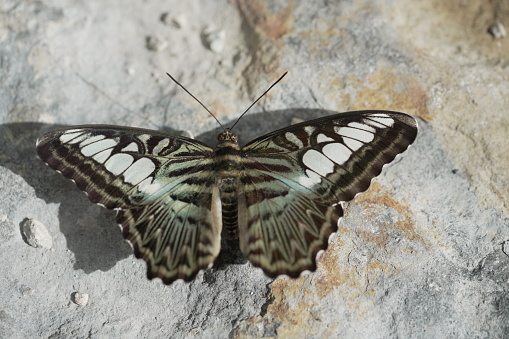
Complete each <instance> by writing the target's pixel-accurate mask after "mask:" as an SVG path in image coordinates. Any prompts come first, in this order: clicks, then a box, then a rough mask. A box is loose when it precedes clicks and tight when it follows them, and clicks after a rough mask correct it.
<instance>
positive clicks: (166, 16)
mask: <svg viewBox="0 0 509 339" xmlns="http://www.w3.org/2000/svg"><path fill="white" fill-rule="evenodd" d="M161 22H162V23H163V24H165V25H166V26H172V27H174V28H176V29H181V28H182V27H184V26H186V24H187V19H186V16H185V15H184V14H179V15H177V16H176V17H174V18H172V17H171V15H170V13H168V12H165V13H163V14H161Z"/></svg>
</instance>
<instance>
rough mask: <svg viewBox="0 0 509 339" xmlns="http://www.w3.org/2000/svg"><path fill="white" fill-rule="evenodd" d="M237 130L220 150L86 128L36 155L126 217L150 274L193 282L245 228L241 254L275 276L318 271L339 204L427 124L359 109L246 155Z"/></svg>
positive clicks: (279, 136) (54, 138) (43, 141)
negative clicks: (224, 240) (230, 238)
mask: <svg viewBox="0 0 509 339" xmlns="http://www.w3.org/2000/svg"><path fill="white" fill-rule="evenodd" d="M227 131H228V133H226V134H225V133H222V134H221V135H223V138H224V135H226V136H227V139H228V140H226V141H224V140H223V141H219V143H218V146H217V147H216V149H211V148H209V147H208V146H206V145H204V144H202V143H200V142H198V141H195V140H192V139H189V138H185V137H179V136H172V135H168V134H165V133H160V132H156V131H151V130H144V129H135V128H128V127H118V126H107V125H88V126H77V127H72V128H69V129H60V130H56V131H52V132H49V133H47V134H45V135H44V136H42V137H41V138H40V139H39V140H38V143H37V152H38V154H39V156H40V157H41V158H42V159H43V160H44V161H45V162H46V163H47V164H48V165H49V166H50V167H51V168H53V169H55V170H57V171H59V172H61V173H62V174H63V175H64V176H66V177H68V178H70V179H72V180H73V181H74V182H75V183H76V184H77V186H78V187H79V188H80V189H81V190H83V191H84V192H86V193H87V195H88V197H89V198H90V200H91V201H92V202H94V203H97V204H100V205H102V206H104V207H106V208H110V209H116V210H117V221H118V223H119V224H120V226H121V227H122V229H123V235H124V237H125V238H126V239H127V240H129V241H130V243H131V244H132V245H133V247H134V251H135V254H136V256H137V257H138V258H143V259H144V260H145V261H146V262H147V267H148V269H147V272H148V277H149V278H154V277H159V278H161V279H162V280H163V282H164V283H167V284H169V283H171V282H173V281H174V280H177V279H183V280H186V281H189V280H192V279H193V278H194V277H195V276H196V274H197V273H198V272H199V270H200V269H203V268H205V267H207V266H209V265H210V264H211V263H213V261H214V259H215V258H216V257H217V255H218V253H219V248H220V239H221V231H222V229H223V225H224V227H225V229H226V231H227V233H228V234H230V235H232V234H234V235H237V232H236V228H237V227H238V237H239V241H240V248H241V251H242V252H243V253H244V255H245V256H246V257H247V258H248V259H249V260H250V261H251V262H252V263H253V264H254V265H255V266H258V267H261V268H262V269H263V270H264V272H265V273H266V274H267V275H268V276H270V277H276V276H278V275H280V274H287V275H289V276H292V277H296V276H298V275H299V274H300V273H301V272H302V271H304V270H310V271H313V270H314V269H315V268H316V257H317V254H318V252H320V251H321V250H323V249H326V247H327V243H328V238H329V236H330V234H331V233H333V232H335V231H336V230H337V223H338V220H339V218H340V217H341V216H342V215H343V210H342V208H341V205H340V202H343V201H348V200H351V199H352V198H353V197H354V196H355V195H356V194H358V193H359V192H362V191H364V190H366V189H367V188H368V187H369V184H370V182H371V180H372V179H373V178H374V177H376V176H377V175H379V174H380V172H381V170H382V167H383V166H384V165H385V164H387V163H389V162H391V161H392V160H393V159H394V158H395V157H396V156H397V155H398V154H399V153H401V152H403V151H404V150H405V149H406V148H407V147H408V146H409V145H410V144H411V143H412V142H413V141H414V139H415V137H416V134H417V126H416V122H415V119H414V118H412V117H410V116H408V115H406V114H403V113H397V112H389V111H360V112H349V113H342V114H337V115H332V116H327V117H324V118H320V119H315V120H311V121H307V122H304V123H301V124H297V125H293V126H290V127H287V128H284V129H281V130H278V131H275V132H272V133H269V134H267V135H265V136H262V137H260V138H258V139H256V140H254V141H252V142H250V143H249V144H247V145H246V146H245V147H243V148H242V149H241V148H239V147H238V144H237V137H236V135H235V139H229V137H230V136H231V135H232V133H231V132H230V131H229V130H227ZM225 132H226V130H225ZM221 135H220V136H221ZM220 140H221V138H220ZM223 232H225V230H223ZM228 234H227V235H228ZM223 236H224V234H223Z"/></svg>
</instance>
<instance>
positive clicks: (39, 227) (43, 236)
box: [22, 219, 53, 249]
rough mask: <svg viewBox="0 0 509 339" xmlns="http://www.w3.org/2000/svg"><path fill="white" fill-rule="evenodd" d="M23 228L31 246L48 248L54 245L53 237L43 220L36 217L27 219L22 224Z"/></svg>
mask: <svg viewBox="0 0 509 339" xmlns="http://www.w3.org/2000/svg"><path fill="white" fill-rule="evenodd" d="M22 230H23V234H24V235H25V238H26V240H27V243H28V244H29V245H30V246H33V247H40V248H46V249H50V248H51V247H52V246H53V238H52V237H51V234H50V233H49V232H48V230H47V229H46V227H45V226H44V225H43V223H42V222H40V221H38V220H36V219H26V220H25V221H24V222H23V224H22Z"/></svg>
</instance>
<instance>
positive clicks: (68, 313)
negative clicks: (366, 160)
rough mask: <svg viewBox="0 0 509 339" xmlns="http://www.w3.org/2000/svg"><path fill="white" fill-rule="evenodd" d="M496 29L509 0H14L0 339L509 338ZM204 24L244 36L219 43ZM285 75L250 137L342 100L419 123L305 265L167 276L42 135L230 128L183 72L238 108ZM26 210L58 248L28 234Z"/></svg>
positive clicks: (505, 81) (4, 39) (7, 60)
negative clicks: (213, 43) (266, 271)
mask: <svg viewBox="0 0 509 339" xmlns="http://www.w3.org/2000/svg"><path fill="white" fill-rule="evenodd" d="M163 15H164V17H165V19H164V20H162V18H163ZM163 21H164V22H163ZM168 23H170V24H168ZM496 23H501V24H503V25H504V26H505V27H509V8H508V6H507V2H505V1H502V0H499V1H491V2H487V1H481V0H473V1H468V2H465V1H460V0H454V1H448V2H443V1H438V0H431V1H423V0H410V1H406V2H398V1H375V0H366V1H360V2H359V1H355V2H354V1H325V0H324V1H313V2H304V1H259V0H255V1H247V0H236V1H226V0H223V1H214V2H212V1H205V0H202V1H192V2H191V1H186V2H184V1H173V0H166V1H162V0H153V1H134V0H127V1H119V0H115V1H108V2H104V1H98V0H91V1H86V2H79V1H74V2H68V1H63V0H50V1H44V2H41V1H34V2H32V1H11V0H5V1H2V2H1V3H0V57H1V58H0V60H1V67H0V84H1V85H0V105H1V109H0V192H1V194H0V215H1V216H2V218H0V243H1V245H0V265H1V267H0V271H1V272H2V274H0V291H2V293H0V337H2V338H15V337H45V338H46V337H53V338H66V337H123V338H134V337H137V338H160V337H171V338H194V337H221V338H225V337H229V338H246V337H253V338H256V337H282V338H289V337H302V338H304V337H305V338H324V337H330V338H337V337H346V338H358V337H372V338H387V337H401V338H407V337H412V338H446V337H449V338H451V337H454V338H473V337H476V338H495V337H498V338H501V337H509V256H508V254H509V251H508V247H509V245H508V244H509V216H508V210H509V209H508V205H509V171H507V169H508V168H509V156H508V155H507V154H508V151H509V144H508V142H507V135H508V133H509V69H508V66H509V40H508V39H507V37H500V38H498V39H495V38H494V37H493V36H492V35H491V34H490V33H489V32H488V30H489V28H490V27H492V25H494V24H496ZM206 27H215V28H216V29H217V30H219V31H224V32H225V33H224V34H225V35H224V45H223V46H222V48H221V49H218V50H217V51H216V52H213V51H211V50H210V49H209V48H210V46H206V44H204V41H203V37H202V32H203V30H204V29H205V28H206ZM151 36H154V37H158V39H160V40H159V41H164V43H165V46H164V47H165V48H159V47H161V46H159V45H157V46H159V47H158V48H147V37H151ZM284 71H289V75H287V77H286V78H285V79H284V81H283V82H282V83H281V84H279V85H278V86H277V87H276V88H274V89H273V90H272V91H271V92H270V93H269V94H268V95H267V97H266V98H264V99H263V100H262V101H261V103H259V104H257V105H256V106H255V107H254V108H253V109H252V112H250V113H249V114H248V115H246V116H245V117H244V118H243V119H242V120H241V122H240V124H239V125H238V130H237V132H238V133H239V134H240V136H241V139H242V140H241V142H242V141H244V142H247V141H249V140H250V139H252V138H254V137H256V136H258V135H261V134H264V133H267V132H270V131H272V130H274V129H276V128H280V127H283V126H285V125H288V124H289V123H290V122H291V120H292V119H294V118H299V119H309V118H312V117H316V116H323V115H325V114H329V113H330V112H329V111H328V110H330V111H349V110H358V109H368V108H372V109H375V108H376V109H389V110H395V111H402V112H407V113H410V114H412V115H415V116H416V117H418V119H419V125H420V132H419V135H418V138H417V140H416V142H415V143H414V145H413V147H412V148H411V149H410V150H409V151H407V152H406V153H405V154H404V156H403V157H400V158H399V159H398V161H396V162H395V163H394V164H392V165H391V166H389V167H387V168H386V169H385V170H384V172H383V173H382V175H381V176H380V177H378V178H377V179H376V180H374V182H373V184H372V187H371V188H370V189H369V190H368V191H367V192H365V193H364V194H362V195H360V196H358V197H357V198H356V199H355V200H354V201H352V202H351V203H349V205H348V207H347V209H346V215H345V217H344V218H343V219H342V221H341V224H340V228H339V232H338V233H337V234H335V235H334V236H332V237H331V239H330V245H329V249H328V250H327V251H326V252H324V253H323V255H322V256H321V258H320V261H319V266H318V270H317V271H316V272H315V273H312V274H308V275H304V276H302V277H300V278H299V279H289V278H286V277H280V278H277V279H275V280H271V279H269V278H267V277H265V276H264V275H263V273H262V272H261V271H260V270H259V269H255V268H253V267H252V266H251V265H250V264H249V263H244V262H241V261H240V262H228V261H227V260H226V261H220V262H219V263H217V264H216V266H214V267H213V268H212V269H209V270H207V271H205V272H203V273H200V274H199V275H198V277H197V278H196V279H195V280H194V281H193V282H191V283H188V284H186V283H183V282H181V281H179V282H176V283H174V284H173V285H171V286H164V285H162V284H161V282H160V281H159V280H154V281H149V280H147V279H146V278H145V274H144V272H145V265H144V263H143V262H141V261H139V260H137V259H135V258H134V256H133V255H132V251H131V249H130V247H129V246H128V244H127V243H126V242H125V241H124V240H123V239H122V236H121V233H120V231H119V229H118V227H117V226H116V225H115V221H114V213H113V212H111V211H106V210H103V209H101V208H100V207H98V206H96V205H93V204H91V203H90V202H89V201H88V199H87V198H86V197H85V196H84V195H83V194H82V193H81V192H79V191H78V190H77V189H76V188H75V186H74V185H73V184H72V183H71V182H69V181H67V180H66V179H64V178H62V177H61V176H60V175H58V174H57V173H54V172H53V171H51V170H49V169H48V168H47V167H46V166H45V165H44V164H43V163H42V162H41V161H40V160H39V159H38V158H37V155H36V153H35V140H36V138H37V137H38V136H40V135H41V134H42V133H43V132H45V131H48V130H50V129H53V128H56V127H59V126H63V125H73V124H86V123H109V124H117V125H130V126H140V127H145V128H151V129H160V130H165V131H168V132H173V133H180V131H183V130H189V131H192V132H193V134H194V135H196V136H197V138H198V139H201V140H203V141H206V142H209V143H211V144H213V143H214V139H215V135H216V133H217V131H218V129H217V124H216V122H215V121H214V119H213V118H212V117H210V116H209V115H208V114H207V113H206V112H204V111H203V110H202V109H201V107H199V105H198V104H197V103H196V102H195V101H194V100H193V99H192V98H190V97H189V96H188V95H187V94H186V93H185V92H183V91H182V90H181V89H180V88H178V87H177V86H176V85H175V84H173V83H172V82H171V81H170V80H169V79H168V78H167V76H166V75H165V72H170V73H172V74H173V75H174V76H175V77H176V78H177V79H178V80H179V81H180V82H181V83H182V84H184V85H185V86H186V87H187V88H188V89H189V90H190V91H191V92H192V93H193V94H195V95H196V96H197V97H198V98H199V99H200V100H201V101H202V102H203V103H205V104H206V105H207V107H208V108H209V109H210V110H211V111H213V112H216V113H217V117H218V119H219V120H220V121H221V122H223V124H229V123H231V122H233V121H234V120H235V119H236V117H238V115H239V114H240V113H241V112H242V111H243V110H244V109H245V108H246V107H247V106H249V104H250V103H251V102H252V101H253V100H254V99H255V98H256V97H257V96H258V95H259V94H261V93H262V92H263V91H264V90H265V89H266V88H267V87H268V85H269V84H270V83H271V82H272V81H274V80H275V79H277V77H278V76H279V75H281V74H282V73H283V72H284ZM26 218H35V219H37V220H40V221H41V222H42V223H43V224H44V225H46V227H47V228H48V230H49V232H50V233H51V234H52V236H53V248H52V250H51V251H47V250H43V249H40V248H33V247H31V246H29V245H28V244H27V243H26V242H25V241H24V239H23V236H22V232H21V229H20V224H21V222H22V221H23V220H25V219H26ZM75 291H86V292H87V294H89V295H90V299H89V302H88V304H87V306H86V307H83V306H79V305H77V304H75V303H74V302H73V301H72V300H73V299H72V294H73V293H74V292H75Z"/></svg>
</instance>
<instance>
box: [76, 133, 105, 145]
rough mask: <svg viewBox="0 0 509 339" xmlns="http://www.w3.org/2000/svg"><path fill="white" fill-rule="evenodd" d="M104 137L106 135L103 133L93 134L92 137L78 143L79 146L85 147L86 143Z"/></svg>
mask: <svg viewBox="0 0 509 339" xmlns="http://www.w3.org/2000/svg"><path fill="white" fill-rule="evenodd" d="M104 138H106V136H104V135H94V136H93V137H90V138H87V139H85V140H83V142H82V143H81V144H80V147H85V146H86V145H88V144H91V143H93V142H96V141H99V140H102V139H104Z"/></svg>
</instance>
